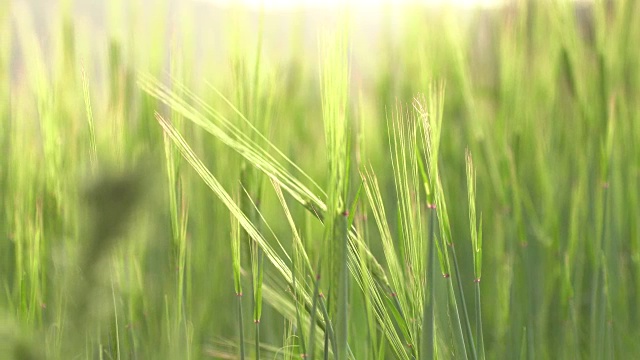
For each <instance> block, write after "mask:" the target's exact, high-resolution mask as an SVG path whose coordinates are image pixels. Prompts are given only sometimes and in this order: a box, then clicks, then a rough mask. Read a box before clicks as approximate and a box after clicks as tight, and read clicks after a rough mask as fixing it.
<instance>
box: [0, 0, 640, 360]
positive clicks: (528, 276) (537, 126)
mask: <svg viewBox="0 0 640 360" xmlns="http://www.w3.org/2000/svg"><path fill="white" fill-rule="evenodd" d="M639 16H640V6H639V5H638V4H637V2H636V1H632V0H620V1H594V2H588V1H560V0H558V1H478V2H475V1H471V0H469V1H463V0H460V1H451V2H446V1H441V2H438V1H424V2H419V1H366V2H365V1H354V2H351V3H349V5H344V4H343V3H342V2H338V1H304V2H287V1H284V0H282V1H264V2H261V1H213V0H211V1H205V0H198V1H186V0H184V1H178V0H174V1H170V0H167V1H151V0H138V1H123V0H119V1H118V0H116V1H109V2H107V1H80V0H77V1H72V0H66V1H62V0H60V1H44V0H40V1H38V0H31V1H25V0H8V1H3V2H2V3H1V4H0V79H1V81H0V202H1V205H2V208H1V209H2V210H0V285H1V288H2V291H0V335H1V337H2V340H0V354H10V355H8V358H9V359H11V358H15V359H44V358H53V359H57V358H60V359H68V358H95V359H118V358H120V359H164V358H167V359H187V358H194V359H200V358H220V359H237V358H239V355H238V354H239V348H240V345H239V344H240V343H239V340H238V337H239V326H238V323H237V312H238V309H237V308H236V297H237V296H236V291H234V274H233V269H234V267H233V264H232V238H233V232H232V228H233V226H232V221H231V215H230V214H229V208H228V206H227V205H226V204H225V203H224V202H222V201H220V198H219V197H217V196H216V195H215V194H214V193H213V192H212V191H211V189H210V188H209V187H207V185H206V184H205V183H204V182H203V181H202V178H201V175H199V174H198V173H196V172H195V171H193V168H192V166H191V165H190V164H189V163H188V162H186V161H185V160H184V159H183V158H182V156H181V153H180V152H178V151H177V150H176V148H174V147H172V146H173V145H171V144H172V143H171V141H170V139H169V138H168V136H167V135H166V132H165V133H163V130H162V127H161V126H160V125H159V123H158V121H157V120H156V116H155V113H156V112H157V113H159V114H160V115H161V116H163V117H165V118H167V119H170V120H171V123H172V124H174V125H175V127H176V129H177V130H178V131H179V132H180V134H182V136H184V138H185V139H186V142H187V143H188V144H189V145H190V146H191V148H192V149H193V151H194V153H195V154H197V156H198V159H200V160H201V161H202V163H203V164H204V165H205V166H206V168H207V169H208V170H209V171H210V172H211V174H212V175H213V176H214V177H215V178H216V179H217V180H218V181H219V182H220V183H221V185H222V186H223V187H224V189H226V191H227V192H228V193H230V194H232V195H233V198H234V199H235V200H237V199H238V198H243V196H244V195H242V194H243V187H244V189H245V190H247V195H248V197H249V198H251V199H259V205H257V206H256V207H258V208H259V211H260V213H261V214H262V215H261V216H262V218H261V219H259V220H258V221H257V222H258V223H260V224H261V226H259V229H260V231H261V232H262V233H264V234H265V237H266V238H267V240H268V241H269V242H270V243H271V244H273V245H274V247H275V246H276V244H277V242H276V239H279V240H280V241H281V242H282V243H283V248H282V249H279V250H278V251H279V254H280V255H281V256H282V257H283V258H286V256H285V255H284V254H285V252H286V253H289V252H291V250H292V240H291V238H292V235H291V228H290V227H289V223H288V221H287V219H286V218H285V217H284V216H282V215H283V208H282V205H281V203H280V202H279V200H278V198H277V196H276V193H274V190H273V189H272V187H271V186H270V184H269V182H268V180H267V179H266V177H265V176H263V175H261V174H262V173H261V172H260V171H257V170H255V169H254V167H253V166H252V163H251V162H250V161H248V160H247V159H246V157H243V156H242V154H239V151H237V149H233V148H231V147H230V146H228V144H227V143H225V141H224V139H223V138H222V137H220V136H212V135H211V134H210V133H209V132H207V131H205V130H206V129H205V128H204V127H203V126H202V124H198V123H197V122H195V121H194V120H193V119H190V118H189V117H188V116H185V112H184V111H183V110H181V109H180V108H179V106H177V105H176V104H177V103H176V102H175V101H174V102H171V101H167V100H166V99H163V98H162V97H161V96H158V94H157V93H156V94H155V95H154V94H153V91H150V90H149V89H150V88H153V86H151V85H149V84H151V82H150V81H149V80H148V79H149V78H152V79H156V80H157V81H158V84H161V85H164V86H166V87H167V88H168V89H170V90H171V91H172V92H173V94H174V95H176V97H177V98H183V99H186V100H185V102H186V103H188V104H191V105H193V106H194V107H196V108H197V109H198V111H199V112H198V114H204V115H203V116H204V117H205V118H207V119H210V120H211V119H213V118H214V116H213V115H212V112H208V110H210V109H214V110H215V111H217V112H219V114H221V116H224V117H225V118H226V119H228V120H229V121H230V122H231V123H233V124H235V125H236V126H238V128H239V129H241V131H244V132H245V133H246V134H247V136H249V137H251V138H252V139H253V140H254V141H255V143H256V144H258V145H260V146H263V147H264V148H265V149H267V150H266V151H267V152H268V153H269V154H277V151H276V150H275V149H279V151H281V152H282V153H283V154H284V155H286V156H287V157H288V158H289V159H290V160H291V161H292V163H294V164H296V165H297V166H299V167H300V168H301V169H302V170H303V171H304V173H306V174H308V176H309V178H310V179H312V180H313V181H311V180H310V179H307V178H304V177H302V176H300V181H301V183H304V184H306V185H307V186H309V188H311V189H314V191H317V193H318V194H319V195H318V196H320V197H322V196H323V195H321V189H325V188H326V186H325V185H327V183H328V181H329V175H328V172H329V171H328V164H327V162H326V161H325V159H327V156H328V150H327V148H326V147H327V144H326V142H325V138H324V136H323V135H322V134H324V125H323V121H326V119H324V120H323V107H322V106H323V105H322V104H323V103H322V101H323V96H324V95H323V92H322V87H321V85H322V81H321V80H322V77H321V76H322V75H321V68H322V66H321V64H323V62H322V60H323V57H322V56H323V52H322V51H321V50H322V42H321V40H322V39H325V38H327V37H328V36H327V34H333V33H334V32H340V31H344V32H345V33H346V34H347V38H348V49H349V56H348V59H347V61H346V63H345V64H343V65H344V66H346V67H348V70H349V72H348V73H349V76H348V81H346V82H345V86H347V87H348V96H347V105H346V112H345V119H346V121H347V122H348V123H349V124H350V126H351V133H350V135H349V136H350V137H349V139H350V140H351V141H352V142H353V144H354V145H353V149H352V152H351V155H350V158H352V161H353V164H352V168H351V172H350V175H349V176H350V179H351V188H352V192H353V193H355V192H356V191H357V189H358V187H359V183H360V182H361V178H360V173H359V171H361V170H363V169H365V168H366V167H369V166H371V168H372V169H373V170H374V171H375V173H376V174H377V176H378V180H379V182H380V188H381V193H382V198H383V200H384V206H385V208H386V209H387V221H388V223H389V224H390V228H391V233H392V234H393V237H394V239H395V241H396V246H398V247H400V245H399V244H400V243H401V240H400V238H401V237H402V236H401V234H400V233H401V231H402V220H401V219H400V215H399V211H400V210H399V208H400V207H401V204H399V202H398V194H397V192H396V187H395V183H394V177H393V173H394V169H393V167H392V165H391V160H390V152H391V150H390V140H389V139H390V136H391V134H390V132H391V130H390V127H389V126H390V125H389V124H390V121H391V119H394V118H395V116H398V113H400V114H401V113H402V112H403V111H404V112H407V111H408V112H411V111H412V109H413V105H412V104H413V101H414V98H415V97H416V96H418V95H419V94H425V93H426V94H427V95H428V94H429V93H430V91H431V90H430V89H431V88H430V86H431V85H432V84H433V83H434V81H442V82H443V83H445V84H446V85H445V87H446V90H445V100H444V110H443V114H444V116H443V118H444V120H443V127H442V139H441V148H440V161H439V164H440V168H441V170H440V171H441V174H442V175H441V176H442V182H443V188H444V193H445V195H446V201H447V204H448V206H447V208H448V212H449V214H448V215H449V219H450V223H451V237H452V238H453V239H455V241H456V246H457V248H456V249H457V251H458V256H459V258H460V271H461V277H462V278H464V279H465V280H464V282H463V283H464V294H459V295H458V296H459V301H464V299H466V300H467V301H468V302H469V304H472V303H473V299H474V298H473V295H472V294H473V293H474V283H473V279H474V263H473V261H474V260H473V254H472V247H471V242H470V240H469V239H470V237H471V231H470V229H469V221H470V220H469V213H468V211H469V205H468V198H467V182H466V177H465V166H466V164H465V150H467V149H468V150H469V151H470V152H471V153H472V154H473V156H474V161H475V166H476V170H477V193H476V202H477V206H478V213H482V224H483V226H482V231H483V234H484V235H483V236H484V239H485V248H484V250H483V257H484V265H483V270H484V271H483V274H484V276H483V279H482V283H481V284H482V297H483V304H482V306H481V313H482V316H483V318H482V320H483V321H482V326H483V329H484V344H485V345H484V346H485V349H486V358H497V359H512V358H526V359H556V358H570V359H574V358H594V359H602V358H607V359H608V358H629V359H630V358H634V357H636V356H640V344H638V342H637V337H638V336H640V328H638V326H637V324H638V322H639V321H640V313H639V312H638V309H637V303H638V296H639V295H640V294H639V293H638V289H639V287H638V285H640V228H639V226H638V224H639V223H640V210H639V209H638V206H637V204H638V201H640V192H639V191H638V190H639V187H638V184H639V183H640V146H639V144H640V125H639V124H640V118H639V114H640V111H638V110H639V104H640V91H639V90H640V70H639V69H640V56H639V54H638V50H637V45H636V44H640V18H639ZM345 24H346V25H345ZM344 29H346V30H344ZM145 79H147V80H145ZM158 84H156V85H155V86H160V85H158ZM208 107H210V109H208ZM239 113H240V114H242V115H244V117H246V118H248V123H250V124H251V126H249V125H247V122H245V121H244V120H243V116H241V115H240V114H239ZM211 121H212V122H213V121H214V120H211ZM252 127H255V129H257V131H258V132H259V133H260V134H263V135H264V136H265V137H266V138H267V139H268V140H269V141H270V142H271V143H273V145H274V146H275V147H270V145H268V144H267V143H266V140H264V139H262V138H261V137H259V136H257V135H256V132H254V130H252ZM227 130H228V129H225V131H227ZM236 136H238V137H240V135H237V134H236ZM422 150H424V149H422ZM274 156H276V155H274ZM286 168H287V169H288V170H290V171H292V172H294V171H297V170H295V169H294V167H293V165H290V164H287V165H286ZM247 169H254V170H247ZM252 177H255V178H257V179H259V180H256V182H257V183H260V182H264V183H266V184H267V185H264V186H263V187H264V191H262V190H261V189H262V188H261V187H260V186H256V187H255V188H251V187H246V186H244V185H246V179H247V178H252ZM314 183H317V184H319V188H318V187H314V186H315V184H314ZM241 184H242V186H241ZM253 190H255V192H252V191H253ZM361 198H364V195H363V196H362V197H361ZM243 199H244V198H243ZM287 199H288V201H289V205H290V207H291V212H292V217H293V219H294V220H295V222H296V224H297V226H298V227H299V229H300V233H301V234H303V235H304V238H305V247H306V249H307V250H308V252H309V254H310V256H311V258H312V260H317V258H318V257H319V255H318V254H320V253H321V249H322V247H321V245H320V243H321V241H320V240H321V239H322V236H323V227H322V224H321V223H320V222H318V221H315V218H314V217H313V216H312V214H310V213H309V211H308V209H306V208H305V207H304V206H300V204H297V203H295V202H294V201H292V200H291V199H290V198H287ZM237 202H238V203H240V202H241V201H240V200H238V201H237ZM361 202H362V203H366V201H365V200H363V199H361ZM242 206H243V210H245V211H246V210H247V209H250V210H251V209H252V207H251V206H250V205H247V204H246V203H243V205H242ZM367 206H368V205H366V206H365V205H363V208H362V209H359V212H358V215H359V216H360V217H361V218H362V219H365V220H363V221H362V224H361V226H362V228H363V229H366V230H367V232H366V233H367V246H368V248H369V249H370V251H371V253H372V256H373V257H374V258H375V259H377V261H378V262H379V263H380V264H381V267H382V268H384V269H385V271H388V264H387V258H386V255H385V252H384V251H383V245H382V244H381V235H380V234H378V231H377V227H376V224H375V223H374V222H373V221H371V220H369V221H366V219H367V215H368V218H372V216H371V213H370V211H368V210H367ZM251 211H253V210H251ZM247 213H248V212H247ZM254 216H257V215H255V214H254ZM423 220H424V226H425V228H426V219H423ZM458 244H460V245H458ZM280 250H282V251H280ZM249 251H250V250H249V249H248V248H247V246H246V244H243V247H242V254H243V256H242V259H243V260H242V268H243V272H244V275H243V277H242V279H243V281H244V283H243V284H244V285H243V286H244V291H245V292H246V293H247V294H248V293H249V292H250V290H251V285H250V283H251V282H250V281H251V275H250V274H249V273H250V271H251V270H250V269H251V263H250V256H249V255H248V254H249ZM398 251H399V252H401V250H398ZM287 265H290V261H289V262H287ZM387 275H388V274H387ZM438 276H439V275H438ZM439 278H440V276H439ZM467 280H468V281H467ZM265 289H271V290H265V299H264V302H265V308H264V311H263V314H262V319H261V321H260V323H261V326H262V332H261V341H262V343H263V347H262V349H263V351H264V353H263V357H266V358H277V359H280V358H293V357H297V358H299V356H300V351H299V350H296V349H297V348H296V346H297V342H296V340H295V339H296V336H297V333H296V332H295V329H294V328H295V326H294V325H292V324H293V322H294V320H293V319H295V317H293V318H292V316H294V315H292V313H291V311H292V310H291V309H294V308H295V306H294V305H291V304H292V300H291V299H289V296H288V295H287V294H289V293H290V288H288V287H287V285H286V284H284V285H283V281H281V280H278V277H277V272H276V271H275V270H274V266H273V265H272V264H271V263H269V262H265ZM438 289H439V291H441V293H442V294H443V295H441V296H445V295H444V294H445V293H446V288H445V287H444V286H443V287H442V288H438ZM465 294H466V295H465ZM350 296H351V298H350V299H352V300H351V303H350V304H351V305H350V313H351V315H350V316H351V319H352V323H353V326H352V327H351V329H350V332H349V336H350V345H351V348H350V350H351V351H352V355H353V358H357V359H369V358H371V359H373V358H380V359H383V358H385V359H386V358H403V356H400V355H399V354H398V353H397V352H394V351H393V350H392V348H391V345H389V343H386V342H385V340H381V339H383V338H384V336H383V331H382V330H381V329H380V328H377V330H374V331H373V332H374V333H375V332H376V331H377V332H378V336H379V338H378V340H379V342H378V343H376V348H378V350H376V351H373V350H371V349H370V348H369V344H371V343H370V341H372V340H371V339H370V338H366V336H365V334H364V332H363V331H359V329H361V328H364V327H365V326H364V325H362V324H365V323H366V322H365V320H364V319H365V318H366V312H365V310H362V309H364V308H365V304H364V303H365V302H366V301H365V299H363V298H362V295H361V292H359V290H358V288H357V287H356V286H353V289H352V292H351V295H350ZM283 298H286V299H284V300H283ZM287 299H288V300H287ZM437 301H440V303H441V304H445V303H446V297H445V298H438V299H437ZM242 307H243V309H244V315H245V319H244V322H245V323H246V324H245V325H246V327H247V329H250V328H251V327H252V326H253V321H252V319H251V317H252V312H253V309H254V307H253V304H252V303H251V297H250V296H245V299H244V303H243V305H242ZM444 307H446V306H443V309H444ZM471 307H472V306H471ZM443 311H444V310H443ZM448 314H449V313H443V315H442V318H441V320H439V321H442V333H441V334H440V335H439V336H440V337H439V338H438V339H439V340H438V341H437V342H438V346H439V349H440V352H438V354H437V356H438V358H451V359H457V358H464V357H463V354H462V353H460V352H457V351H455V350H454V346H453V345H452V344H451V341H450V339H451V336H449V335H450V334H449V332H450V331H452V330H451V328H450V324H448V322H447V321H446V320H445V319H447V316H448ZM413 321H414V322H415V319H414V320H413ZM471 323H472V325H473V327H474V329H475V326H476V325H477V323H478V322H477V321H476V320H474V319H472V320H471ZM247 329H245V336H246V338H245V340H246V342H247V344H250V343H251V342H252V341H253V339H254V337H253V336H254V335H253V332H252V331H249V330H247ZM474 336H476V335H474ZM365 338H366V340H365ZM251 348H253V345H251ZM405 348H406V349H405V350H404V351H406V354H410V353H411V350H410V348H411V346H410V344H405ZM290 349H294V350H290ZM374 354H375V355H376V356H375V357H374ZM406 354H405V355H406ZM251 355H252V356H251V357H252V358H253V353H251ZM247 356H249V355H247ZM406 356H407V357H406V358H410V357H409V355H406ZM0 357H2V356H0Z"/></svg>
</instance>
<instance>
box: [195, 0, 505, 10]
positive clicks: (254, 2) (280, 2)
mask: <svg viewBox="0 0 640 360" xmlns="http://www.w3.org/2000/svg"><path fill="white" fill-rule="evenodd" d="M195 1H200V2H208V3H212V4H217V5H223V6H232V5H242V6H246V7H249V8H261V7H262V6H264V9H265V10H287V9H296V8H297V9H299V8H331V7H340V6H344V5H350V6H356V7H378V6H381V5H406V4H424V5H445V4H448V5H453V6H460V7H476V6H480V7H491V6H497V5H500V4H502V3H504V0H195Z"/></svg>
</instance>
